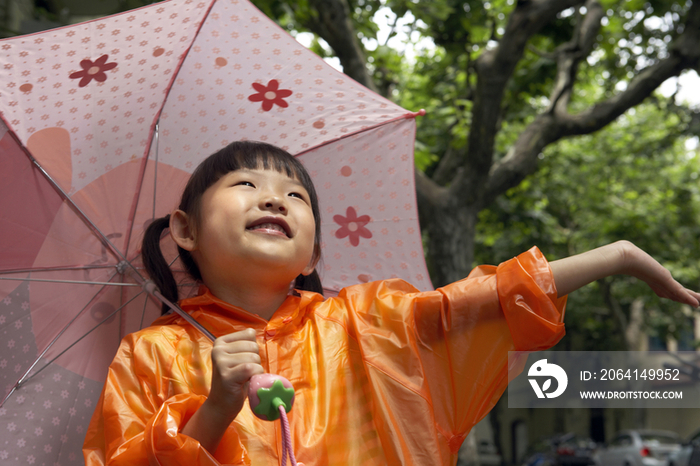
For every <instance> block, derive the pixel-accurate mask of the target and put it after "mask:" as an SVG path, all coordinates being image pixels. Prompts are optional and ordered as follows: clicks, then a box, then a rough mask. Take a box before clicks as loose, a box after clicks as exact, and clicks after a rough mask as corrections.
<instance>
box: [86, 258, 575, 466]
mask: <svg viewBox="0 0 700 466" xmlns="http://www.w3.org/2000/svg"><path fill="white" fill-rule="evenodd" d="M565 301H566V298H565V297H564V298H557V292H556V288H555V286H554V282H553V280H552V274H551V270H550V268H549V265H548V263H547V261H546V260H545V259H544V257H543V256H542V254H541V253H540V252H539V250H537V249H536V248H533V249H531V250H530V251H528V252H526V253H523V254H521V255H520V256H518V257H517V258H515V259H512V260H510V261H507V262H504V263H503V264H501V265H500V266H499V267H498V268H496V267H493V266H481V267H478V268H476V269H474V270H473V271H472V273H470V274H469V277H467V278H466V279H464V280H461V281H458V282H456V283H453V284H451V285H448V286H445V287H443V288H440V289H438V290H435V291H429V292H418V291H417V290H416V289H415V288H413V287H412V286H411V285H409V284H407V283H405V282H403V281H401V280H387V281H379V282H373V283H367V284H362V285H357V286H351V287H348V288H346V289H344V290H342V291H341V292H340V294H339V295H338V296H337V297H334V298H329V299H326V300H324V299H323V297H322V296H320V295H318V294H316V293H311V292H305V291H301V292H300V296H289V297H288V298H287V300H286V301H285V302H284V304H282V306H281V307H280V308H279V309H278V310H277V311H276V313H275V315H274V316H273V317H272V319H271V320H270V321H269V322H268V321H265V320H263V319H261V318H259V317H258V316H256V315H254V314H251V313H248V312H246V311H244V310H243V309H240V308H237V307H235V306H232V305H229V304H227V303H225V302H223V301H221V300H219V299H217V298H216V297H214V296H213V295H211V293H209V292H208V291H206V290H205V292H204V293H203V294H201V295H199V296H197V297H194V298H190V299H186V300H184V301H182V302H181V306H182V308H183V309H184V310H185V311H187V312H189V314H190V315H192V316H193V317H194V318H195V319H197V320H198V321H199V322H200V323H201V324H202V325H204V326H205V327H207V328H208V329H209V330H210V331H211V332H212V333H213V334H214V335H216V336H217V337H218V336H221V335H225V334H228V333H231V332H237V331H240V330H243V329H245V328H249V327H252V328H254V329H255V330H256V331H257V335H258V337H257V338H258V343H259V344H260V356H261V358H262V365H263V367H264V368H265V369H266V370H267V371H268V372H270V373H274V374H280V375H282V376H284V377H286V378H287V379H289V380H290V381H291V382H292V384H293V385H294V388H295V393H296V398H295V403H294V407H293V409H292V411H291V412H290V413H289V422H290V426H291V432H292V442H293V446H294V452H295V455H296V458H297V460H298V461H300V462H303V463H304V464H305V465H306V466H321V465H323V466H325V465H357V466H359V465H362V466H370V465H383V466H385V465H388V464H391V465H438V464H440V465H451V464H455V462H456V460H457V450H458V449H459V447H460V445H461V443H462V441H463V440H464V438H465V436H466V435H467V433H468V432H469V430H470V429H471V428H472V427H473V426H474V425H475V424H476V423H477V422H479V420H481V419H482V418H483V417H484V416H485V415H486V414H487V413H488V412H489V411H490V410H491V408H492V407H493V405H494V404H495V403H496V401H497V400H498V399H499V398H500V396H501V395H502V393H503V391H504V390H505V388H506V386H507V384H508V367H507V366H508V351H513V350H521V351H537V350H543V349H546V348H549V347H551V346H552V345H554V344H555V343H557V342H558V341H559V340H560V339H561V337H562V336H563V335H564V324H563V323H562V319H563V314H564V304H565ZM211 348H212V343H211V342H210V341H209V340H208V339H207V338H206V337H205V336H203V335H202V334H201V333H199V332H198V331H197V330H195V329H194V328H192V327H191V326H190V325H188V324H187V323H186V322H185V321H184V320H183V319H182V318H180V317H178V316H177V315H167V316H164V317H161V318H160V319H158V320H157V321H156V322H154V324H153V326H151V327H148V328H146V329H143V330H141V331H139V332H137V333H135V334H132V335H129V336H127V337H126V338H125V339H124V340H123V342H122V344H121V347H120V349H119V352H118V354H117V356H116V358H115V359H114V362H113V363H112V365H111V366H110V371H109V376H108V378H107V382H106V385H105V388H104V391H103V393H102V396H101V398H100V401H99V402H98V405H97V409H96V411H95V414H94V416H93V419H92V422H91V424H90V428H89V429H88V432H87V438H86V440H85V445H84V454H85V460H86V463H87V465H88V466H93V465H101V464H110V465H129V466H132V465H143V464H153V465H156V464H159V465H160V464H162V465H175V464H178V465H179V464H182V465H216V464H236V465H238V464H241V465H254V466H267V465H270V466H272V465H275V466H277V465H278V464H279V457H280V453H281V432H280V423H279V422H266V421H261V420H259V419H257V418H256V417H254V416H253V414H252V413H251V411H250V409H249V408H248V407H247V406H246V407H244V408H243V410H242V411H241V412H240V413H239V414H238V416H237V417H236V419H235V421H234V422H233V423H232V424H231V426H230V427H229V428H228V430H227V432H226V434H225V435H224V438H223V440H222V441H221V443H220V444H219V448H218V449H217V451H216V452H214V453H213V454H211V453H209V452H208V451H206V450H205V449H204V448H202V447H201V446H200V445H199V443H198V442H197V441H196V440H194V439H192V438H190V437H188V436H186V435H183V434H180V433H179V431H180V430H182V428H183V427H184V425H185V424H186V423H187V421H188V419H189V418H190V417H191V416H192V414H193V413H194V412H196V410H197V409H198V408H199V407H200V406H201V404H202V403H203V402H204V400H205V399H206V396H207V394H208V393H209V385H210V380H211V359H210V352H211ZM521 370H522V368H521Z"/></svg>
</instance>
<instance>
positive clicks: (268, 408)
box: [248, 374, 304, 466]
mask: <svg viewBox="0 0 700 466" xmlns="http://www.w3.org/2000/svg"><path fill="white" fill-rule="evenodd" d="M248 402H249V403H250V409H251V410H252V411H253V414H255V415H256V416H257V417H258V418H260V419H262V420H264V421H276V420H277V419H281V422H282V465H286V464H287V454H289V461H290V462H291V463H292V466H304V465H303V464H302V463H297V460H296V458H295V457H294V451H293V450H292V438H291V434H290V432H289V421H288V420H287V413H288V412H289V411H290V410H291V409H292V405H293V404H294V387H293V386H292V384H291V382H290V381H289V380H287V379H285V378H284V377H282V376H279V375H274V374H259V375H254V376H253V377H251V379H250V385H249V387H248Z"/></svg>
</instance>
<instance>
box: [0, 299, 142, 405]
mask: <svg viewBox="0 0 700 466" xmlns="http://www.w3.org/2000/svg"><path fill="white" fill-rule="evenodd" d="M143 293H144V291H143V290H142V291H140V292H139V293H138V294H137V295H136V296H134V297H133V298H131V299H130V300H128V301H127V302H125V303H124V304H122V305H121V306H119V307H118V308H117V309H115V310H114V311H112V313H111V314H109V315H108V316H107V317H105V318H104V319H102V320H101V321H100V322H99V323H98V324H97V325H95V326H94V327H92V328H91V329H90V330H88V331H87V332H86V333H85V334H83V336H81V337H80V338H78V339H77V340H75V341H74V342H73V343H71V344H70V346H68V347H67V348H66V349H64V350H63V351H61V352H60V353H59V354H57V355H56V356H54V357H53V358H52V359H51V360H50V361H49V362H47V363H46V364H45V365H44V366H42V368H41V369H39V370H38V371H36V372H35V373H33V374H32V375H31V376H29V377H27V378H26V379H23V380H20V381H18V382H17V384H15V387H13V391H14V390H15V389H16V388H21V387H22V385H24V384H25V383H27V382H29V381H30V380H32V379H33V378H34V377H36V376H37V375H38V374H39V373H40V372H41V371H43V370H44V369H46V368H47V367H48V366H50V365H51V364H52V363H53V362H54V361H55V360H56V359H58V358H60V357H61V356H63V355H64V354H65V353H66V351H68V350H69V349H71V348H72V347H74V346H75V345H77V344H78V343H79V342H80V341H81V340H82V339H83V338H85V337H87V336H88V335H90V334H91V333H92V332H94V331H95V330H96V329H97V328H98V327H99V326H100V325H102V324H104V323H105V322H107V321H108V320H109V319H110V318H111V317H112V316H113V315H114V314H116V313H117V312H119V311H121V310H122V309H123V308H124V307H126V306H128V305H129V304H130V303H131V302H132V301H133V300H135V299H136V298H138V297H139V296H141V295H142V294H143ZM42 354H43V353H42ZM39 358H41V356H39ZM37 362H39V359H37V360H36V361H35V362H34V364H32V367H30V368H29V370H30V371H31V369H32V368H33V367H34V366H35V365H36V363H37ZM27 372H29V371H27ZM25 376H26V374H25ZM10 394H12V392H10ZM9 396H10V395H8V396H7V397H8V398H9ZM5 400H7V398H5ZM4 402H5V401H4V400H3V403H4Z"/></svg>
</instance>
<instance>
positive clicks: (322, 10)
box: [304, 0, 379, 93]
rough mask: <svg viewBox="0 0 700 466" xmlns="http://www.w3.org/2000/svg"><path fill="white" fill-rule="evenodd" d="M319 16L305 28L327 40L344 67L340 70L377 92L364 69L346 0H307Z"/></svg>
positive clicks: (363, 55) (364, 60) (306, 24)
mask: <svg viewBox="0 0 700 466" xmlns="http://www.w3.org/2000/svg"><path fill="white" fill-rule="evenodd" d="M309 4H310V5H311V6H312V7H313V9H314V10H315V11H316V12H318V16H317V17H315V18H313V19H309V20H308V21H306V22H305V24H304V27H306V28H308V29H309V30H311V31H313V32H314V33H316V34H318V35H319V36H320V37H321V38H323V40H325V41H326V42H328V45H330V46H331V47H332V48H333V51H334V52H335V54H336V55H337V57H338V59H339V60H340V64H341V65H342V66H343V72H344V73H345V74H347V75H348V76H350V77H351V78H352V79H354V80H355V81H357V82H358V83H360V84H362V85H363V86H365V87H366V88H368V89H370V90H372V91H374V92H377V93H379V91H378V90H377V87H376V85H375V84H374V81H373V80H372V76H371V75H370V73H369V71H368V70H367V66H366V65H365V64H366V59H365V54H364V50H363V47H362V44H361V43H360V41H359V40H358V38H357V33H356V32H355V27H354V26H353V24H352V17H351V16H350V7H349V6H348V2H347V0H309Z"/></svg>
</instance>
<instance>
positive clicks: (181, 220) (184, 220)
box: [170, 210, 197, 252]
mask: <svg viewBox="0 0 700 466" xmlns="http://www.w3.org/2000/svg"><path fill="white" fill-rule="evenodd" d="M191 222H192V219H191V218H190V216H189V215H187V214H186V213H185V212H183V211H182V210H176V211H175V212H173V213H172V214H170V237H171V238H172V239H173V241H175V243H177V245H178V246H180V247H181V248H182V249H184V250H185V251H189V252H192V251H194V250H195V249H196V247H197V241H196V238H195V236H194V228H193V225H192V223H191Z"/></svg>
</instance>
